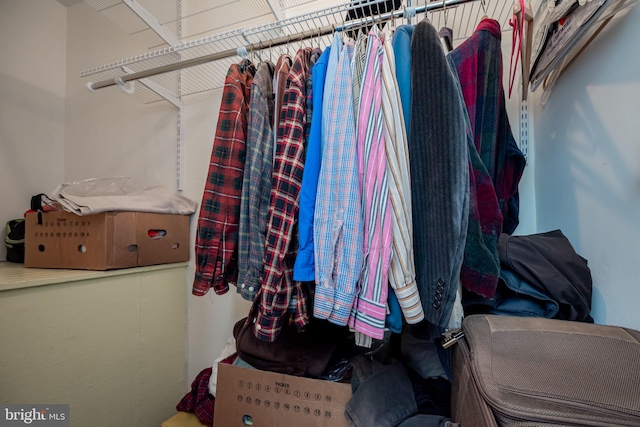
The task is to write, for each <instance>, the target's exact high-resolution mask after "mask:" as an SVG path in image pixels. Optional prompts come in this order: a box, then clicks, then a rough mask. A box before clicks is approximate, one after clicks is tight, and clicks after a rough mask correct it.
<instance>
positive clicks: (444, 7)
mask: <svg viewBox="0 0 640 427" xmlns="http://www.w3.org/2000/svg"><path fill="white" fill-rule="evenodd" d="M442 13H443V14H444V26H445V27H446V26H447V0H442Z"/></svg>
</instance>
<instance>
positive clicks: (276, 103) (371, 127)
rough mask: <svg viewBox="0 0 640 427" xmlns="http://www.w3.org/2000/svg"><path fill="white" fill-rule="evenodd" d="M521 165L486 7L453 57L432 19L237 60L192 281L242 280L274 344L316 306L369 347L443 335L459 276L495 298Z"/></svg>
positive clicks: (198, 289)
mask: <svg viewBox="0 0 640 427" xmlns="http://www.w3.org/2000/svg"><path fill="white" fill-rule="evenodd" d="M523 169H524V157H523V156H522V153H520V151H519V150H518V148H517V145H516V144H515V141H514V139H513V136H512V134H511V130H510V128H509V123H508V118H507V116H506V110H505V105H504V92H503V89H502V56H501V54H500V27H499V24H498V23H497V21H494V20H492V19H484V20H483V21H481V22H480V24H479V25H478V28H477V30H476V32H475V33H474V34H473V35H472V36H471V37H470V38H469V39H468V40H467V41H465V42H464V43H463V44H462V45H461V46H459V47H457V48H456V49H454V50H453V51H452V52H451V53H449V54H448V55H446V54H445V52H443V48H442V44H441V41H440V38H439V35H438V32H437V31H436V29H435V28H433V26H432V25H431V24H430V23H429V22H428V20H426V19H425V20H424V21H423V22H421V23H420V24H418V25H417V26H416V27H415V28H414V27H411V26H401V27H398V28H397V29H395V32H394V33H393V35H390V34H387V33H385V32H383V31H382V30H380V29H379V28H378V27H377V26H375V25H374V26H373V27H372V28H371V29H370V30H369V31H368V34H364V32H361V33H360V34H359V35H358V36H357V37H356V39H355V40H354V39H352V38H350V37H346V36H345V35H343V34H340V33H337V34H335V36H334V39H333V42H332V44H331V46H330V47H327V48H326V49H325V50H324V51H321V50H320V49H318V48H316V49H312V48H310V47H305V48H301V49H299V50H298V51H297V53H296V55H295V58H293V59H292V58H291V57H290V56H288V55H286V54H285V55H282V56H281V57H280V58H279V60H278V63H277V64H275V65H274V64H273V63H271V62H269V61H265V62H262V63H260V64H258V65H257V66H254V65H253V64H251V63H250V62H249V61H248V60H243V61H242V62H241V63H240V64H234V65H232V66H231V67H230V68H229V71H228V73H227V77H226V80H225V86H224V90H223V94H222V102H221V107H220V112H219V117H218V125H217V129H216V135H215V138H214V143H213V149H212V155H211V162H210V165H209V174H208V179H207V183H206V185H205V191H204V194H203V199H202V205H201V208H200V217H199V220H198V232H197V236H196V255H197V262H196V275H195V280H194V284H193V293H194V294H195V295H204V294H206V293H207V292H208V290H209V289H210V288H213V289H214V291H215V292H216V293H217V294H223V293H225V292H227V291H228V290H229V287H230V285H231V284H234V285H236V289H237V291H238V293H240V294H241V295H242V297H243V298H245V299H247V300H250V301H253V305H252V308H251V311H250V313H249V316H248V318H247V321H248V322H251V323H252V324H253V332H254V335H255V336H256V337H257V338H258V339H260V340H263V341H268V342H271V341H274V340H276V339H277V337H278V335H279V333H280V330H281V329H282V326H283V324H284V322H290V323H291V324H295V325H296V327H297V328H298V330H300V331H302V330H304V328H305V326H306V325H307V324H308V323H309V320H310V317H311V316H313V317H316V318H318V319H326V320H327V321H329V322H331V323H334V324H336V325H342V326H347V325H348V326H349V328H350V329H351V330H353V331H355V333H356V341H357V343H358V344H360V345H361V346H370V345H371V342H372V339H381V338H382V337H383V333H384V330H385V328H388V329H390V330H392V331H393V332H400V330H401V329H402V328H403V324H408V325H410V328H411V330H412V331H413V333H415V335H416V336H420V337H422V338H427V339H433V338H435V337H437V336H440V335H441V333H442V332H443V331H444V330H446V329H449V328H452V327H456V326H458V325H459V324H460V321H461V319H462V315H463V308H462V307H463V306H462V303H463V301H462V296H463V292H462V288H463V287H464V288H465V289H466V290H468V291H470V292H472V293H475V294H478V295H481V296H483V297H489V298H490V297H492V296H493V293H494V292H495V288H496V284H497V281H498V274H499V263H498V253H497V242H498V238H499V236H500V234H501V233H502V232H505V233H511V232H513V231H514V230H515V227H516V226H517V223H518V219H517V218H518V183H519V180H520V177H521V176H522V172H523ZM425 319H426V321H425Z"/></svg>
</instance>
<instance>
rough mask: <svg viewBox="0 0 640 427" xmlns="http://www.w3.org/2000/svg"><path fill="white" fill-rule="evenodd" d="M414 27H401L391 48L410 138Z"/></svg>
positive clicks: (396, 32) (395, 33) (394, 36)
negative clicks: (412, 38) (412, 39)
mask: <svg viewBox="0 0 640 427" xmlns="http://www.w3.org/2000/svg"><path fill="white" fill-rule="evenodd" d="M414 28H415V26H413V25H401V26H399V27H398V28H397V29H396V31H395V32H394V33H393V38H392V39H391V47H392V48H393V53H394V56H395V58H396V79H397V80H398V91H399V92H400V101H401V103H402V111H403V112H404V127H405V129H406V130H407V137H409V124H410V123H411V114H410V113H411V37H412V36H413V29H414Z"/></svg>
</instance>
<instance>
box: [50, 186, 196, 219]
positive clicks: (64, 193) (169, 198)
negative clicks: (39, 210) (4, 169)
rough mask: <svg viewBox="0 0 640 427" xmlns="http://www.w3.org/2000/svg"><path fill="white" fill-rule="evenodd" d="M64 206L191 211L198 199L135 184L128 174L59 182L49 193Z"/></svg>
mask: <svg viewBox="0 0 640 427" xmlns="http://www.w3.org/2000/svg"><path fill="white" fill-rule="evenodd" d="M51 197H52V198H53V199H54V200H56V201H57V202H58V203H59V204H60V205H61V206H62V208H63V209H64V210H66V211H68V212H72V213H75V214H77V215H81V216H82V215H93V214H97V213H101V212H109V211H129V212H150V213H164V214H173V215H191V214H192V213H194V212H195V211H196V208H197V206H198V205H197V203H196V202H194V201H192V200H189V199H187V198H186V197H183V196H180V195H178V194H173V193H171V192H169V190H167V189H166V188H164V187H160V186H154V187H148V188H145V189H142V190H140V189H138V188H136V187H135V186H134V185H133V183H132V182H131V180H130V178H128V177H117V178H91V179H86V180H83V181H74V182H65V183H64V184H60V185H59V186H58V187H57V188H56V189H55V190H54V191H53V195H52V196H51Z"/></svg>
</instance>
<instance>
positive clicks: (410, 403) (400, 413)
mask: <svg viewBox="0 0 640 427" xmlns="http://www.w3.org/2000/svg"><path fill="white" fill-rule="evenodd" d="M417 412H418V405H417V404H416V398H415V394H414V392H413V386H412V385H411V379H410V378H409V375H408V374H407V371H406V370H405V369H404V366H402V363H400V362H396V363H393V364H391V365H387V366H385V367H384V369H382V370H379V371H376V372H375V373H373V375H371V376H370V377H368V378H367V379H366V380H364V381H363V382H362V384H360V387H358V390H356V392H355V393H354V394H353V396H352V397H351V399H350V400H349V402H348V403H347V406H346V407H345V416H346V418H347V420H348V421H349V423H350V424H351V425H352V426H354V427H371V426H376V427H395V426H397V425H399V424H400V423H401V422H403V421H404V420H406V419H407V418H409V417H411V416H412V415H415V414H417ZM434 425H436V424H434Z"/></svg>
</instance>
